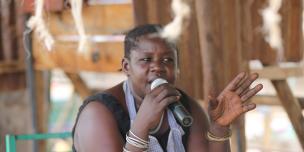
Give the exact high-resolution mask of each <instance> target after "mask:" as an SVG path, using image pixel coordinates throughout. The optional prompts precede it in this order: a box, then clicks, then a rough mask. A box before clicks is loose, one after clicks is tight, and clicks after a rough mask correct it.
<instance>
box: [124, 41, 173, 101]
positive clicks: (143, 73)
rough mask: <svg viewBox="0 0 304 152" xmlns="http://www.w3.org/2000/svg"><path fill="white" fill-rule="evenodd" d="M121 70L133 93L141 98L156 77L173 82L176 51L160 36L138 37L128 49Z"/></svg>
mask: <svg viewBox="0 0 304 152" xmlns="http://www.w3.org/2000/svg"><path fill="white" fill-rule="evenodd" d="M123 70H124V72H125V73H126V74H127V76H128V79H129V80H130V81H129V82H131V84H132V89H133V94H135V96H138V97H140V98H141V99H143V98H144V97H145V95H146V94H147V93H148V92H149V91H150V86H151V83H152V81H153V80H155V79H156V78H163V79H166V80H167V81H168V82H169V83H171V84H174V82H175V77H176V70H177V52H176V50H174V49H173V48H172V47H170V46H169V45H168V44H167V43H166V42H165V41H164V40H162V39H160V38H147V37H145V36H142V37H140V38H139V39H138V42H137V47H135V48H133V49H132V50H131V51H130V59H126V58H125V59H123Z"/></svg>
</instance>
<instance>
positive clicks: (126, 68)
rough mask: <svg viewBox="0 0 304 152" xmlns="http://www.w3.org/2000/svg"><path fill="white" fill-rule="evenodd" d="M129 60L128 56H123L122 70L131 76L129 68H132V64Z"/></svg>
mask: <svg viewBox="0 0 304 152" xmlns="http://www.w3.org/2000/svg"><path fill="white" fill-rule="evenodd" d="M129 62H130V61H129V60H128V59H127V58H123V59H122V61H121V67H122V71H123V72H124V73H125V74H126V75H127V76H129V69H130V64H129Z"/></svg>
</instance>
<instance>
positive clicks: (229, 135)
mask: <svg viewBox="0 0 304 152" xmlns="http://www.w3.org/2000/svg"><path fill="white" fill-rule="evenodd" d="M230 137H231V130H229V133H228V135H226V136H224V137H217V136H215V135H213V134H212V133H211V132H209V131H207V139H208V140H209V141H216V142H221V141H226V140H229V139H230Z"/></svg>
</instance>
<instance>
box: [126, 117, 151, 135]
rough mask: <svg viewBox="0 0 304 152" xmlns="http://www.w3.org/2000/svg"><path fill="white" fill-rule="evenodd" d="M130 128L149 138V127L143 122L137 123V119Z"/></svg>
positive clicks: (137, 133)
mask: <svg viewBox="0 0 304 152" xmlns="http://www.w3.org/2000/svg"><path fill="white" fill-rule="evenodd" d="M130 130H131V131H132V132H133V133H135V134H136V135H137V136H139V137H141V138H143V139H148V136H149V127H148V126H145V125H144V124H143V123H136V119H135V121H134V123H133V124H132V126H131V128H130Z"/></svg>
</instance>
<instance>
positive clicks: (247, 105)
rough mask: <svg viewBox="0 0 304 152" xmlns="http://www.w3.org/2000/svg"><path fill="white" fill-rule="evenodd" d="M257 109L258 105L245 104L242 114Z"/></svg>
mask: <svg viewBox="0 0 304 152" xmlns="http://www.w3.org/2000/svg"><path fill="white" fill-rule="evenodd" d="M255 107H256V104H254V103H248V104H243V105H242V110H243V112H242V113H245V112H248V111H250V110H253V109H255Z"/></svg>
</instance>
